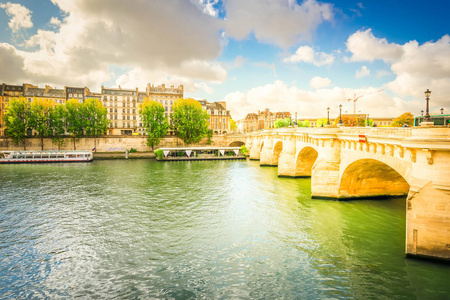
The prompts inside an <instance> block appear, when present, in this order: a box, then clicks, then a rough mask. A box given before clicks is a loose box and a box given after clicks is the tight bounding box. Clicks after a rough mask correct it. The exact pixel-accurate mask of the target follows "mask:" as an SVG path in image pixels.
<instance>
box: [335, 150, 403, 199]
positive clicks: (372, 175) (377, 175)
mask: <svg viewBox="0 0 450 300" xmlns="http://www.w3.org/2000/svg"><path fill="white" fill-rule="evenodd" d="M408 192H409V183H408V182H407V181H406V179H405V178H404V177H403V176H402V175H401V174H400V173H399V172H397V171H396V170H394V169H393V168H391V167H390V166H388V165H387V164H385V163H383V162H381V161H378V160H375V159H360V160H357V161H355V162H353V163H351V164H350V165H349V166H348V167H347V168H346V169H345V170H344V172H343V173H342V176H341V180H340V183H339V198H362V197H364V198H367V197H391V196H406V195H408Z"/></svg>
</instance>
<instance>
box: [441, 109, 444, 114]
mask: <svg viewBox="0 0 450 300" xmlns="http://www.w3.org/2000/svg"><path fill="white" fill-rule="evenodd" d="M443 114H444V108H443V107H441V115H443Z"/></svg>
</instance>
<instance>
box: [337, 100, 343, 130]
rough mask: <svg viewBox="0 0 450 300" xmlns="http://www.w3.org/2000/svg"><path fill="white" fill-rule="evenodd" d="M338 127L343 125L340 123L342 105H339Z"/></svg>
mask: <svg viewBox="0 0 450 300" xmlns="http://www.w3.org/2000/svg"><path fill="white" fill-rule="evenodd" d="M338 125H344V122H342V104H339V122H338Z"/></svg>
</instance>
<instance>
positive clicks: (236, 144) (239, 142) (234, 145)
mask: <svg viewBox="0 0 450 300" xmlns="http://www.w3.org/2000/svg"><path fill="white" fill-rule="evenodd" d="M242 145H245V143H244V142H242V141H234V142H231V143H230V144H229V145H228V147H240V146H242Z"/></svg>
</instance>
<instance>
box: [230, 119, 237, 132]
mask: <svg viewBox="0 0 450 300" xmlns="http://www.w3.org/2000/svg"><path fill="white" fill-rule="evenodd" d="M230 130H231V132H236V130H237V124H236V121H235V120H233V119H230Z"/></svg>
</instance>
